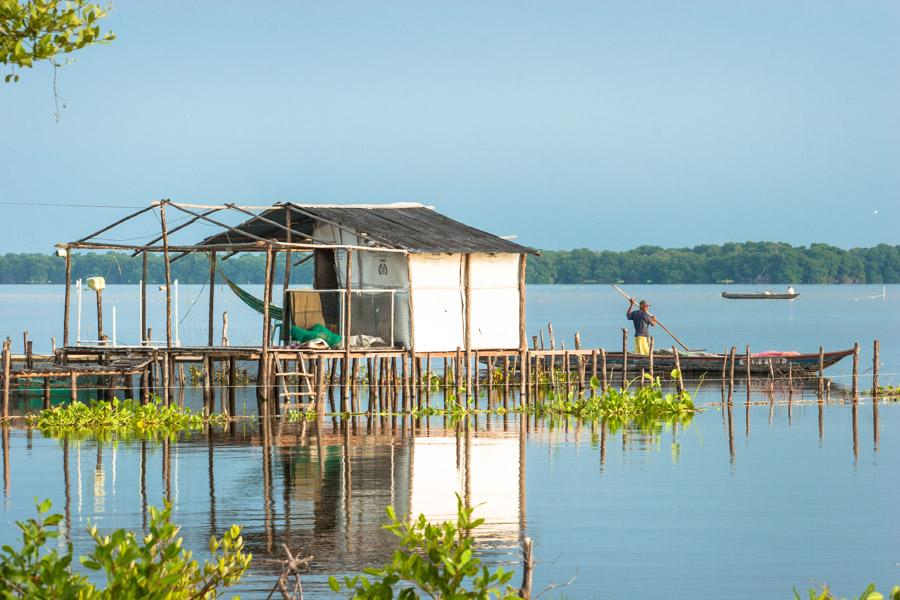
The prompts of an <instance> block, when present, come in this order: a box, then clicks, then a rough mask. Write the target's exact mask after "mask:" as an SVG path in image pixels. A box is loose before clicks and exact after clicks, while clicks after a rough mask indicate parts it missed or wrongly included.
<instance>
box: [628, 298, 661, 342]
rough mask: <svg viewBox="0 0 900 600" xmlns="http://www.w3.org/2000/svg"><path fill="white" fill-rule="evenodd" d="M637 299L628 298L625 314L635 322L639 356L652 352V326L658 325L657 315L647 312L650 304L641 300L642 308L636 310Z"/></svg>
mask: <svg viewBox="0 0 900 600" xmlns="http://www.w3.org/2000/svg"><path fill="white" fill-rule="evenodd" d="M634 305H635V299H634V298H629V299H628V312H626V313H625V316H626V317H627V318H628V320H629V321H632V322H633V323H634V353H635V354H637V355H639V356H648V355H649V354H650V326H651V325H656V317H654V316H653V315H651V314H650V313H648V312H647V309H648V308H650V304H648V303H647V301H646V300H641V304H640V308H638V309H637V310H634Z"/></svg>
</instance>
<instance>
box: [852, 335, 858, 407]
mask: <svg viewBox="0 0 900 600" xmlns="http://www.w3.org/2000/svg"><path fill="white" fill-rule="evenodd" d="M858 401H859V342H856V343H855V344H853V402H854V403H856V402H858Z"/></svg>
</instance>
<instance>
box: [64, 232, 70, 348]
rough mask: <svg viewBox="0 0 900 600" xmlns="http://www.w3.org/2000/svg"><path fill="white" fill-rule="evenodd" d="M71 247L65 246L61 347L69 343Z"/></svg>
mask: <svg viewBox="0 0 900 600" xmlns="http://www.w3.org/2000/svg"><path fill="white" fill-rule="evenodd" d="M71 287H72V249H71V248H68V247H67V248H66V299H65V305H64V307H63V348H65V347H67V346H68V345H69V304H70V303H71V299H72V290H71Z"/></svg>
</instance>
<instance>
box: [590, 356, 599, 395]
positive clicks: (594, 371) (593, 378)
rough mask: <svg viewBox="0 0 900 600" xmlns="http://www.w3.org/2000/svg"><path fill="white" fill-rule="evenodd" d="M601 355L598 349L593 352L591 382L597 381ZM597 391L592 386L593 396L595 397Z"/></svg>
mask: <svg viewBox="0 0 900 600" xmlns="http://www.w3.org/2000/svg"><path fill="white" fill-rule="evenodd" d="M598 355H599V353H598V352H597V350H596V349H594V350H591V382H595V381H597V358H598ZM596 391H597V390H596V389H595V388H594V385H591V394H592V395H595V393H596Z"/></svg>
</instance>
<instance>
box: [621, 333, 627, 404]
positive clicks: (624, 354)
mask: <svg viewBox="0 0 900 600" xmlns="http://www.w3.org/2000/svg"><path fill="white" fill-rule="evenodd" d="M626 387H628V330H627V329H625V328H624V327H623V328H622V389H623V390H624V389H625V388H626Z"/></svg>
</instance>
